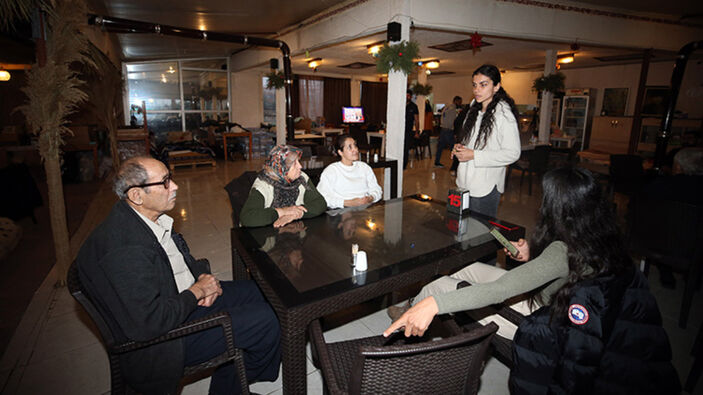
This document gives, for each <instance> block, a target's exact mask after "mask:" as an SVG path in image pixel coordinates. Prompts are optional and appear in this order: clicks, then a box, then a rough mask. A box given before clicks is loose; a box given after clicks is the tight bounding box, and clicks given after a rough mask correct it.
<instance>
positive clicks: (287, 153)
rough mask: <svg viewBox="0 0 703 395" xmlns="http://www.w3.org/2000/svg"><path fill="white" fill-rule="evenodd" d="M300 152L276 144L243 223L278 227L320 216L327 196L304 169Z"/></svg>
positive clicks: (251, 195)
mask: <svg viewBox="0 0 703 395" xmlns="http://www.w3.org/2000/svg"><path fill="white" fill-rule="evenodd" d="M301 153H302V151H301V150H300V149H298V148H296V147H293V146H290V145H277V146H275V147H273V149H272V150H271V153H270V154H269V157H268V159H266V162H265V163H264V168H263V169H262V170H261V172H260V173H259V176H258V177H257V178H256V180H255V181H254V184H253V185H252V186H251V190H250V191H249V197H248V198H247V201H246V202H245V203H244V207H242V212H241V215H240V222H241V225H242V226H247V227H251V226H266V225H271V224H273V226H274V227H277V228H278V227H281V226H284V225H286V224H288V223H290V222H292V221H295V220H297V219H300V218H311V217H315V216H318V215H320V214H322V212H324V211H325V210H326V209H327V203H326V202H325V198H323V197H322V195H320V193H319V192H317V189H315V186H314V185H313V184H312V182H310V178H309V177H308V175H307V174H305V173H304V172H303V171H302V170H301V169H302V166H301V165H300V160H299V159H300V156H301Z"/></svg>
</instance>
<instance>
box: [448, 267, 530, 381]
mask: <svg viewBox="0 0 703 395" xmlns="http://www.w3.org/2000/svg"><path fill="white" fill-rule="evenodd" d="M470 285H471V284H469V283H468V282H466V281H462V282H460V283H459V285H457V289H460V288H464V287H468V286H470ZM492 307H493V308H494V309H495V313H496V314H498V315H500V316H501V317H503V318H505V319H506V320H508V321H510V322H511V323H513V324H515V326H520V323H521V322H522V320H523V319H525V316H524V315H522V314H520V313H519V312H517V311H515V310H513V309H511V308H510V307H509V306H506V305H502V304H499V305H494V306H492ZM443 323H444V325H445V327H447V328H448V329H449V331H450V332H451V333H453V334H455V335H456V334H459V333H464V332H471V331H473V330H475V329H476V328H479V327H481V326H482V325H481V324H480V323H478V322H476V321H475V320H474V319H473V318H471V317H470V316H469V315H468V314H467V313H466V312H463V311H461V312H457V313H454V314H452V315H451V316H448V315H446V316H443ZM491 346H492V347H491V354H492V355H493V356H494V357H495V358H496V359H497V360H499V361H500V362H502V363H503V365H505V366H507V367H508V368H512V367H513V342H512V340H510V339H506V338H504V337H502V336H500V335H495V336H493V338H492V339H491Z"/></svg>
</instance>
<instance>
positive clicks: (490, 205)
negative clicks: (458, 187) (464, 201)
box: [469, 187, 500, 218]
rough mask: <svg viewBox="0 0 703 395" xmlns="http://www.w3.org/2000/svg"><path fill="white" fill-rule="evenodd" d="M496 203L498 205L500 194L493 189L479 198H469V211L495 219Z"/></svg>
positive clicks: (496, 189)
mask: <svg viewBox="0 0 703 395" xmlns="http://www.w3.org/2000/svg"><path fill="white" fill-rule="evenodd" d="M498 203H500V192H498V188H497V187H493V190H492V191H491V193H489V194H488V195H486V196H481V197H473V196H472V197H470V198H469V210H471V211H475V212H477V213H481V214H483V215H487V216H489V217H493V218H495V217H496V216H497V215H498Z"/></svg>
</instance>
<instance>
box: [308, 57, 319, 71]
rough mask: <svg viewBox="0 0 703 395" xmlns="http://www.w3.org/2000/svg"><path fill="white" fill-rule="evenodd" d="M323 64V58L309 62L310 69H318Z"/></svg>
mask: <svg viewBox="0 0 703 395" xmlns="http://www.w3.org/2000/svg"><path fill="white" fill-rule="evenodd" d="M320 64H322V58H315V59H310V60H308V67H310V68H311V69H316V68H318V67H319V66H320Z"/></svg>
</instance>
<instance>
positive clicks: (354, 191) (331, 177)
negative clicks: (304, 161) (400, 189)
mask: <svg viewBox="0 0 703 395" xmlns="http://www.w3.org/2000/svg"><path fill="white" fill-rule="evenodd" d="M335 148H336V151H337V155H339V158H340V160H339V161H338V162H335V163H332V164H331V165H329V166H327V167H326V168H325V170H324V171H323V172H322V175H321V176H320V182H319V183H318V184H317V190H318V191H319V192H320V194H321V195H322V196H323V197H324V198H325V201H326V202H327V207H329V208H342V207H355V206H361V205H365V204H370V203H375V202H377V201H379V200H380V199H381V196H382V195H383V190H382V189H381V186H380V185H378V181H377V180H376V175H374V174H373V170H372V169H371V167H370V166H369V165H367V164H366V163H364V162H361V161H359V148H357V146H356V140H354V138H352V137H351V136H349V135H348V134H343V135H340V136H338V137H337V140H336V142H335Z"/></svg>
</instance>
